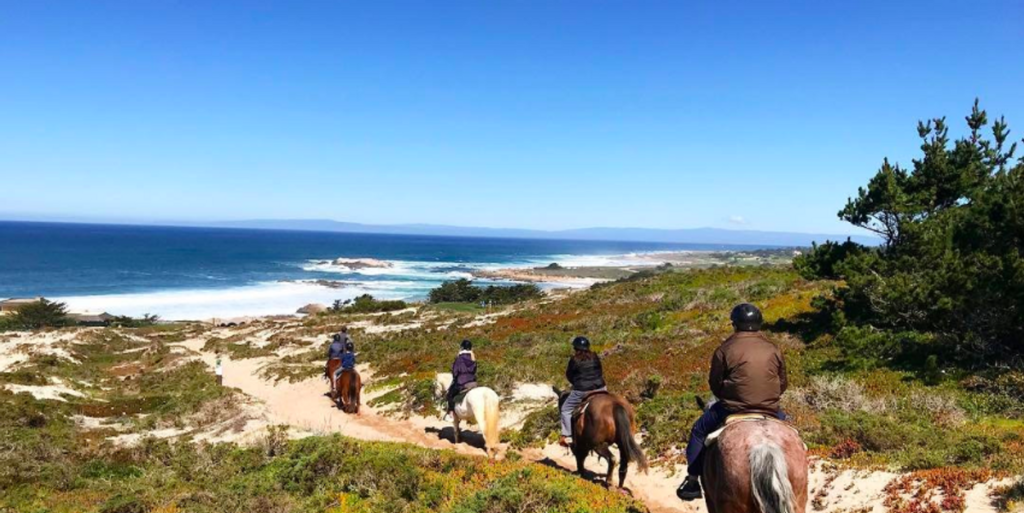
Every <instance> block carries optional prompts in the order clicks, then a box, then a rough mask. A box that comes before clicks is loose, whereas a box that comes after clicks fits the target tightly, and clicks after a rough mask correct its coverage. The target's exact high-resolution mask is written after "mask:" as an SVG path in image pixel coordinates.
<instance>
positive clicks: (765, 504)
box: [750, 442, 794, 513]
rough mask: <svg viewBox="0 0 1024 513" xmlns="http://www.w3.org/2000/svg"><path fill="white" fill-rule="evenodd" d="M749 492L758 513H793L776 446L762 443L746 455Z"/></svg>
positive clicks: (786, 474)
mask: <svg viewBox="0 0 1024 513" xmlns="http://www.w3.org/2000/svg"><path fill="white" fill-rule="evenodd" d="M750 489H751V491H752V493H753V495H754V501H755V502H756V503H757V506H758V508H760V510H761V512H762V513H793V502H794V497H793V486H792V485H791V484H790V482H789V469H788V466H787V465H786V455H785V454H783V452H782V448H781V447H779V445H778V444H775V443H773V442H765V443H762V444H761V445H758V446H757V447H754V448H753V449H752V450H751V451H750Z"/></svg>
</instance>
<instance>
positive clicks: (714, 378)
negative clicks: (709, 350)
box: [708, 331, 788, 414]
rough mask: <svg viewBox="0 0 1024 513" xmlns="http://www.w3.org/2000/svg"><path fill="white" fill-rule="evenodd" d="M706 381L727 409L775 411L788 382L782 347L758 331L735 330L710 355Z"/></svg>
mask: <svg viewBox="0 0 1024 513" xmlns="http://www.w3.org/2000/svg"><path fill="white" fill-rule="evenodd" d="M708 385H710V386H711V392H712V393H714V394H715V397H717V398H718V399H719V400H720V401H722V404H723V405H724V406H725V409H726V410H727V411H729V412H730V413H736V412H763V413H771V414H774V413H776V412H778V411H779V400H780V399H781V398H782V393H783V392H785V391H786V387H787V385H788V383H787V382H786V362H785V360H783V358H782V351H780V350H779V348H778V347H777V346H776V345H775V344H773V343H772V342H771V341H769V340H768V339H767V338H765V337H764V335H762V334H761V333H760V332H755V331H738V332H736V333H734V334H733V335H732V336H731V337H729V338H728V339H726V341H725V342H723V343H722V345H721V346H718V349H717V350H716V351H715V354H714V356H712V357H711V375H710V377H709V378H708Z"/></svg>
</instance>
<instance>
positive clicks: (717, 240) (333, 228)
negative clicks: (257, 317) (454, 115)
mask: <svg viewBox="0 0 1024 513" xmlns="http://www.w3.org/2000/svg"><path fill="white" fill-rule="evenodd" d="M202 226H210V227H221V228H251V229H265V230H305V231H324V232H347V233H383V234H396V235H397V234H401V235H441V236H451V237H505V238H520V239H560V240H608V241H632V242H666V243H692V244H753V245H772V246H809V245H810V244H811V242H812V241H815V242H819V243H820V242H823V241H825V240H846V238H847V237H849V238H851V239H853V240H854V241H856V242H860V243H862V244H868V245H876V244H878V243H879V240H878V239H877V238H875V237H870V236H863V235H836V234H821V233H795V232H767V231H756V230H725V229H721V228H687V229H678V230H665V229H653V228H579V229H573V230H550V231H549V230H524V229H516V228H475V227H464V226H446V225H433V224H388V225H383V224H360V223H345V222H340V221H331V220H328V219H295V220H288V219H257V220H249V221H225V222H216V223H202Z"/></svg>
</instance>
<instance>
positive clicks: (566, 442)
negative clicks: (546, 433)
mask: <svg viewBox="0 0 1024 513" xmlns="http://www.w3.org/2000/svg"><path fill="white" fill-rule="evenodd" d="M558 445H561V446H562V447H567V448H568V447H572V439H571V438H569V437H567V436H560V437H558Z"/></svg>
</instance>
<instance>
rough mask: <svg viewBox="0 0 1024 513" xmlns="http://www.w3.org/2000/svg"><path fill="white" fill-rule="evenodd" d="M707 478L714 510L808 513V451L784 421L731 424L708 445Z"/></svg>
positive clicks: (710, 507) (713, 512) (711, 511)
mask: <svg viewBox="0 0 1024 513" xmlns="http://www.w3.org/2000/svg"><path fill="white" fill-rule="evenodd" d="M702 481H703V484H704V493H705V502H707V505H708V512H709V513H804V511H805V510H806V508H807V449H806V448H805V447H804V443H803V441H802V440H800V435H799V434H798V433H797V432H796V430H795V429H793V428H791V427H789V426H788V425H786V424H785V423H783V422H781V421H779V420H775V419H767V418H762V419H758V420H739V421H736V422H731V423H728V424H727V425H726V427H725V430H724V431H722V432H721V433H720V434H719V435H718V438H717V440H716V441H715V442H714V443H712V444H711V445H709V446H708V447H707V448H706V449H705V455H704V472H703V476H702Z"/></svg>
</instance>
